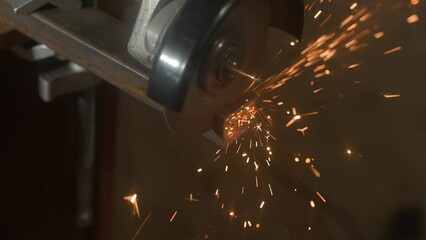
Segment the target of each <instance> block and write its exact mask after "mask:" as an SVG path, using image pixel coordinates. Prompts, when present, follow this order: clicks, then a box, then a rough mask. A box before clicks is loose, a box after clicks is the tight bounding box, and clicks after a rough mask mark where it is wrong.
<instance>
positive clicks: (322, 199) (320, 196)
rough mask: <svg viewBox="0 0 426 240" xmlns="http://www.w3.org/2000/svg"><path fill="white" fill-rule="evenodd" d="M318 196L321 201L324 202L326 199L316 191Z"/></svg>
mask: <svg viewBox="0 0 426 240" xmlns="http://www.w3.org/2000/svg"><path fill="white" fill-rule="evenodd" d="M317 195H318V197H319V198H320V199H321V201H323V202H324V203H326V202H327V201H326V200H325V198H324V197H323V196H322V195H321V193H319V192H317Z"/></svg>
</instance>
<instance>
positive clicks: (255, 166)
mask: <svg viewBox="0 0 426 240" xmlns="http://www.w3.org/2000/svg"><path fill="white" fill-rule="evenodd" d="M253 164H254V170H255V171H257V170H259V165H258V164H257V163H256V162H255V161H253Z"/></svg>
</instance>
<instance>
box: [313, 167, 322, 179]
mask: <svg viewBox="0 0 426 240" xmlns="http://www.w3.org/2000/svg"><path fill="white" fill-rule="evenodd" d="M311 171H312V172H313V173H314V175H315V177H317V178H320V177H321V173H320V172H319V171H318V169H316V168H315V166H314V165H311Z"/></svg>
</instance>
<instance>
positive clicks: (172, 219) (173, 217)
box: [170, 211, 178, 222]
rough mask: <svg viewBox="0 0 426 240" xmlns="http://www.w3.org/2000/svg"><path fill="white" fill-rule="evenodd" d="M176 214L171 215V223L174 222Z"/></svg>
mask: <svg viewBox="0 0 426 240" xmlns="http://www.w3.org/2000/svg"><path fill="white" fill-rule="evenodd" d="M177 213H178V212H177V211H175V213H173V215H172V217H171V218H170V222H173V221H174V220H175V217H176V215H177Z"/></svg>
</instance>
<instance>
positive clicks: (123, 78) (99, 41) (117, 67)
mask: <svg viewBox="0 0 426 240" xmlns="http://www.w3.org/2000/svg"><path fill="white" fill-rule="evenodd" d="M0 22H4V23H6V24H8V25H10V26H11V27H12V28H14V29H16V30H18V31H20V32H21V33H23V34H25V35H27V36H28V37H30V38H32V39H34V40H36V41H38V42H40V43H42V44H45V45H47V46H48V47H49V48H51V49H52V50H54V51H55V52H56V53H57V54H59V55H62V56H64V57H66V58H67V59H69V60H70V61H72V62H75V63H77V64H79V65H81V66H83V67H84V68H86V69H87V70H88V71H90V72H92V73H94V74H96V75H98V76H99V77H100V78H102V79H104V80H106V81H108V82H109V83H111V84H112V85H114V86H116V87H118V88H119V89H121V90H123V91H124V92H127V93H129V94H131V95H132V96H134V97H136V98H138V99H139V100H141V101H142V102H144V103H146V104H148V105H150V106H151V107H154V108H155V109H157V110H159V111H163V107H162V106H161V105H159V104H157V103H155V102H154V101H152V100H150V99H149V98H148V97H147V96H146V87H147V82H148V76H149V70H148V69H147V68H145V67H144V66H142V64H140V63H138V62H137V61H136V60H134V59H133V58H132V57H131V56H130V55H129V54H128V53H127V42H128V39H129V37H130V33H131V29H129V28H130V26H128V27H126V26H124V25H123V24H121V23H120V22H119V21H118V20H116V19H114V18H112V17H111V16H109V15H107V14H106V13H104V12H102V11H100V10H97V9H95V8H84V9H80V10H68V11H64V10H60V9H50V10H44V11H39V12H36V13H33V14H29V15H23V14H15V13H14V11H13V8H12V6H11V5H10V4H9V3H8V2H7V0H0Z"/></svg>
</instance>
